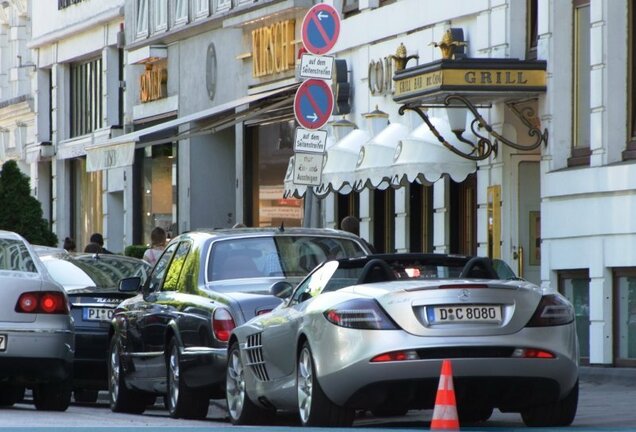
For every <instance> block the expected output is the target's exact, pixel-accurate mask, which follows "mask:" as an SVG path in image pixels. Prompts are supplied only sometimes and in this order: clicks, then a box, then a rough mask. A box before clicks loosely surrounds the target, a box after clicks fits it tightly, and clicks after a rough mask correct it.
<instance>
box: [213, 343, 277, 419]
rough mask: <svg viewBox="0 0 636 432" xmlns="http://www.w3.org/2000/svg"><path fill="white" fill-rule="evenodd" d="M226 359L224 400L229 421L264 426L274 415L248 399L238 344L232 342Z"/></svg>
mask: <svg viewBox="0 0 636 432" xmlns="http://www.w3.org/2000/svg"><path fill="white" fill-rule="evenodd" d="M228 352H229V354H228V357H227V369H226V371H227V376H226V379H225V382H226V385H225V393H226V394H225V398H226V401H227V411H228V415H229V417H230V421H231V422H232V424H234V425H266V424H268V423H271V421H272V420H273V419H274V417H275V415H276V413H275V412H273V411H268V410H265V409H263V408H261V407H259V406H258V405H256V404H255V403H254V402H252V400H251V399H250V398H249V396H248V394H247V388H246V385H245V369H244V368H243V361H242V360H241V351H240V348H239V345H238V342H234V343H233V344H232V345H231V346H230V349H229V351H228Z"/></svg>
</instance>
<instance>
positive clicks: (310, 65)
mask: <svg viewBox="0 0 636 432" xmlns="http://www.w3.org/2000/svg"><path fill="white" fill-rule="evenodd" d="M332 71H333V57H330V56H317V55H313V54H303V56H302V58H301V60H300V77H301V78H318V79H323V80H330V79H331V73H332Z"/></svg>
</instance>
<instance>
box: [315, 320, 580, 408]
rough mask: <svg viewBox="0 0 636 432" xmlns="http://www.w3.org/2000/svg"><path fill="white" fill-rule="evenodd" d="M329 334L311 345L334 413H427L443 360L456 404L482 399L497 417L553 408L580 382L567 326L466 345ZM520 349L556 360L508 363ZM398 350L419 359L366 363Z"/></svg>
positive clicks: (392, 335)
mask: <svg viewBox="0 0 636 432" xmlns="http://www.w3.org/2000/svg"><path fill="white" fill-rule="evenodd" d="M333 327H335V326H333ZM332 330H334V331H333V333H332V334H331V335H330V336H332V337H333V338H331V337H327V338H321V339H320V340H319V341H313V342H312V341H310V345H311V347H312V351H313V354H314V359H315V363H316V370H317V373H316V375H317V376H318V379H319V382H320V385H321V387H322V388H323V390H324V391H325V393H326V394H327V396H328V397H329V398H330V399H331V400H332V401H333V402H335V403H336V404H339V405H345V404H346V405H350V406H355V407H359V408H368V407H369V405H370V406H371V407H373V406H380V405H382V404H385V403H387V402H388V401H394V400H398V399H396V398H402V399H403V404H406V405H409V406H417V407H421V408H431V407H432V406H433V405H432V404H433V402H434V397H435V392H436V389H437V385H438V382H439V376H440V372H441V366H442V361H443V360H445V359H450V360H451V364H452V370H453V378H454V381H455V383H456V387H457V393H458V397H463V395H466V397H469V398H473V400H483V399H481V398H487V399H488V402H489V403H491V404H493V405H494V406H495V407H501V409H502V410H513V411H514V410H517V409H518V407H519V406H528V405H532V404H536V403H537V402H539V401H543V402H544V403H547V402H549V401H556V400H559V399H561V398H563V397H565V396H566V395H567V394H568V393H569V391H570V390H571V389H572V388H573V386H574V385H575V383H576V381H577V380H578V358H577V356H578V352H577V349H576V339H575V338H576V335H575V332H574V330H573V327H571V328H570V326H560V327H550V328H527V329H523V330H522V331H520V332H517V333H515V334H514V335H507V336H504V337H470V338H466V337H448V338H443V337H435V338H431V337H426V338H425V337H419V336H413V335H410V334H408V333H406V332H402V331H360V330H357V331H350V330H348V329H343V328H337V329H332ZM334 342H335V343H334ZM519 347H521V348H538V349H543V350H546V351H549V352H551V353H553V354H554V356H555V358H547V359H544V358H518V357H513V356H512V355H511V353H512V351H514V349H515V348H519ZM404 350H413V351H416V352H417V353H418V359H415V360H403V361H389V362H380V363H373V362H371V361H370V360H371V359H372V358H373V357H375V356H377V355H379V354H383V353H387V352H392V351H404ZM422 392H425V393H426V395H428V397H426V396H425V395H424V394H422ZM409 395H410V396H409ZM502 395H504V396H505V397H503V396H502ZM506 395H507V396H506ZM474 398H477V399H474Z"/></svg>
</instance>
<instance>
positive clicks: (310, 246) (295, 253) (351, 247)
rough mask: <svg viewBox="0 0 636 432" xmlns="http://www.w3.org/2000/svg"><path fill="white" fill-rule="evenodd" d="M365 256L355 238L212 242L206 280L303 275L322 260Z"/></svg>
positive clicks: (288, 237)
mask: <svg viewBox="0 0 636 432" xmlns="http://www.w3.org/2000/svg"><path fill="white" fill-rule="evenodd" d="M364 255H366V253H365V251H364V250H363V249H362V247H361V246H360V245H359V244H358V243H357V242H355V241H353V240H351V239H347V238H337V237H318V236H316V237H311V236H292V235H289V236H276V237H257V238H237V239H227V240H221V241H218V242H216V243H215V245H214V247H213V249H212V253H211V254H210V257H209V262H208V281H220V280H228V279H243V278H264V277H276V276H283V277H297V276H305V275H306V274H307V273H309V272H310V271H311V270H312V269H313V268H314V267H316V266H317V265H318V264H320V263H321V262H323V261H326V260H329V259H336V258H348V257H358V256H364Z"/></svg>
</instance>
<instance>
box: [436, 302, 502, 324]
mask: <svg viewBox="0 0 636 432" xmlns="http://www.w3.org/2000/svg"><path fill="white" fill-rule="evenodd" d="M427 312H428V320H429V322H430V323H432V324H446V323H448V324H450V323H471V322H479V323H499V322H501V306H495V305H470V306H465V305H462V306H458V305H453V306H435V307H433V308H428V311H427Z"/></svg>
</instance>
